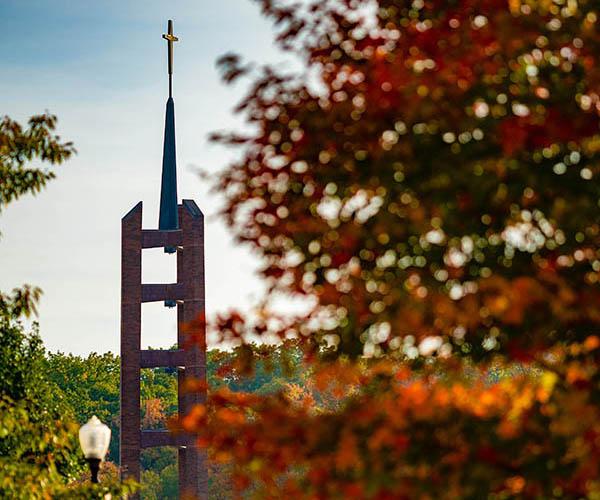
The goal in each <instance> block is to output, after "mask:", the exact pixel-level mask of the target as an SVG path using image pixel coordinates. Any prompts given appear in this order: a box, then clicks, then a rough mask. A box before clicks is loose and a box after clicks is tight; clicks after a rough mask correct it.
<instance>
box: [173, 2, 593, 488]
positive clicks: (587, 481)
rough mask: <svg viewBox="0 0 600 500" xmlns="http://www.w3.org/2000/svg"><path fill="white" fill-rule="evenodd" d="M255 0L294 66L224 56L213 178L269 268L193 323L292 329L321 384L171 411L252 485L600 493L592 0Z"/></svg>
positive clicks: (221, 328) (276, 331) (242, 329)
mask: <svg viewBox="0 0 600 500" xmlns="http://www.w3.org/2000/svg"><path fill="white" fill-rule="evenodd" d="M260 4H261V6H262V9H263V12H264V13H265V14H266V15H267V16H269V17H270V18H272V19H273V20H274V21H275V22H276V24H277V25H278V26H279V28H280V34H279V36H278V42H279V43H280V44H281V45H282V47H284V48H286V49H288V50H291V51H295V53H296V54H297V55H298V56H299V58H300V60H301V61H302V62H303V64H304V71H301V72H299V73H293V72H289V73H287V74H286V73H283V72H282V70H281V69H280V68H279V67H277V68H275V67H264V68H259V69H258V70H257V69H255V67H254V66H251V65H247V64H243V63H242V62H241V61H240V59H239V58H238V57H237V56H234V55H228V56H226V57H224V58H223V59H222V60H221V65H222V68H223V72H224V77H225V79H226V80H227V81H234V80H237V79H238V78H239V77H240V76H242V75H250V77H251V78H252V85H251V87H250V91H249V93H248V95H247V97H246V98H245V99H244V100H243V102H242V103H241V104H240V106H239V107H238V108H237V109H238V111H239V112H240V113H242V114H243V116H244V117H245V118H246V120H247V122H248V124H249V125H250V127H248V128H247V129H246V130H247V131H246V132H245V133H244V134H239V133H224V134H216V135H215V139H216V140H218V141H220V142H222V143H224V144H226V145H229V146H232V147H233V146H239V147H241V150H242V152H241V154H240V156H239V158H238V160H236V161H234V162H233V164H231V165H230V166H229V167H228V168H227V169H226V170H225V171H224V172H223V173H222V175H221V178H220V180H219V183H218V186H217V189H218V190H220V191H221V192H223V193H224V194H225V197H226V205H225V207H224V210H223V214H224V216H225V218H226V220H227V221H228V223H229V224H230V226H231V228H232V229H233V231H234V233H235V234H236V236H237V238H238V240H239V241H240V242H245V243H247V244H248V245H250V246H252V247H253V248H254V249H255V250H256V251H257V252H258V253H259V254H260V255H261V256H262V257H263V260H264V263H265V264H264V268H263V270H262V276H263V277H264V279H265V280H267V282H268V283H269V285H270V288H269V292H268V294H267V296H266V297H265V301H264V310H263V314H262V315H261V316H260V317H258V318H252V319H248V318H244V317H243V316H242V315H240V314H238V313H235V312H234V313H231V314H229V315H226V316H223V317H220V318H218V319H217V321H216V322H215V324H214V325H213V327H214V329H215V330H216V331H217V332H218V333H220V335H221V338H222V339H224V340H228V341H238V342H241V343H245V342H248V341H249V339H250V338H252V339H255V338H256V337H257V336H258V337H259V338H260V337H262V338H269V339H272V338H273V336H276V337H279V338H282V339H284V338H287V337H297V338H298V339H300V341H301V343H302V345H303V348H304V350H305V357H306V359H307V360H308V361H310V360H313V362H314V364H315V366H314V371H315V375H314V376H315V380H316V384H317V387H319V388H320V390H327V391H331V393H332V394H334V395H335V396H336V397H337V398H338V401H339V404H338V405H334V406H333V408H332V409H331V411H329V412H315V411H314V410H313V409H312V408H311V407H310V406H306V405H302V404H300V405H298V404H293V405H290V404H289V401H288V400H286V398H284V397H282V396H281V395H274V396H259V395H251V394H243V393H232V392H230V391H228V390H226V389H223V390H220V391H217V392H216V393H213V394H212V395H211V394H209V400H208V405H207V407H197V408H195V409H194V410H193V411H192V412H191V413H190V414H189V415H188V416H186V417H185V418H184V419H183V422H182V423H183V425H184V427H185V428H187V429H189V430H195V431H196V432H198V434H199V437H200V439H201V441H202V442H203V443H205V444H207V445H208V446H210V447H212V449H214V450H215V452H216V453H218V455H219V456H220V457H221V458H222V459H223V460H228V461H230V462H231V463H232V464H233V466H234V467H235V476H234V477H235V481H236V485H237V486H238V487H239V488H244V487H245V486H246V485H247V484H249V483H250V479H252V481H254V483H255V484H256V482H257V481H258V482H259V483H260V487H261V488H262V489H263V494H264V495H267V496H268V495H272V496H283V495H284V494H285V495H296V496H305V497H307V498H347V497H353V498H510V497H519V498H550V497H553V496H554V497H556V496H560V497H565V498H581V497H586V498H593V497H595V496H597V495H599V494H600V483H599V482H598V480H597V478H598V477H600V446H599V440H598V436H600V426H599V424H598V422H600V418H599V417H600V408H599V401H600V393H599V392H598V387H599V385H598V382H599V381H600V376H599V372H598V361H599V356H600V349H599V347H600V339H599V337H598V336H597V332H598V326H599V324H600V316H599V315H598V313H597V306H596V304H597V303H598V300H599V299H600V291H599V290H598V281H599V272H600V249H599V243H600V226H599V225H598V210H599V200H600V187H599V186H598V183H597V182H596V181H595V180H596V179H595V178H596V176H597V175H598V173H599V167H598V165H599V163H598V160H599V151H600V149H599V148H598V144H600V134H599V131H598V125H599V119H598V117H599V110H600V104H599V101H600V98H599V95H600V88H599V83H600V82H599V75H600V74H599V73H598V71H597V67H598V61H597V57H598V56H597V54H598V53H599V50H598V49H600V39H599V38H598V30H597V26H596V23H597V19H598V13H597V11H596V9H595V7H596V6H595V4H594V3H593V2H589V1H585V0H583V1H580V2H563V1H558V0H556V1H552V0H544V1H535V0H509V1H508V2H505V1H504V0H456V1H452V2H442V1H439V0H422V1H421V0H418V1H412V0H411V1H410V2H409V1H403V0H394V1H391V0H378V1H373V2H368V3H367V2H359V1H356V0H324V1H319V2H307V3H306V4H303V6H304V7H303V6H302V5H290V4H288V3H286V2H283V1H273V0H269V1H267V0H265V1H262V2H260ZM281 295H284V296H287V297H294V298H300V299H302V301H303V303H305V304H312V305H313V306H312V307H311V309H310V312H309V313H307V314H306V315H298V316H297V317H290V316H285V315H277V314H275V313H274V312H273V309H274V308H273V306H272V304H273V300H279V299H280V298H281ZM515 363H518V364H519V365H520V366H521V367H522V373H523V374H522V375H514V376H510V377H506V378H502V379H501V380H499V381H498V382H496V383H491V380H490V377H488V374H489V373H490V371H492V370H497V369H503V367H506V369H511V367H514V366H515Z"/></svg>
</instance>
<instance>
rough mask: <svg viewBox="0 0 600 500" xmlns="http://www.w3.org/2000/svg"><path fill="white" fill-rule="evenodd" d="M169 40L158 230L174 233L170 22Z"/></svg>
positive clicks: (176, 221) (176, 225) (171, 250)
mask: <svg viewBox="0 0 600 500" xmlns="http://www.w3.org/2000/svg"><path fill="white" fill-rule="evenodd" d="M163 38H164V39H165V40H167V49H168V61H169V99H167V110H166V115H165V142H164V146H163V162H162V181H161V186H160V214H159V218H158V229H160V230H163V231H173V230H176V229H179V217H178V214H177V160H176V154H175V153H176V151H175V103H174V102H173V42H177V41H178V40H179V39H178V38H177V37H176V36H174V35H173V21H171V20H169V25H168V31H167V33H166V34H164V35H163ZM175 250H176V249H175V247H165V252H167V253H174V252H175Z"/></svg>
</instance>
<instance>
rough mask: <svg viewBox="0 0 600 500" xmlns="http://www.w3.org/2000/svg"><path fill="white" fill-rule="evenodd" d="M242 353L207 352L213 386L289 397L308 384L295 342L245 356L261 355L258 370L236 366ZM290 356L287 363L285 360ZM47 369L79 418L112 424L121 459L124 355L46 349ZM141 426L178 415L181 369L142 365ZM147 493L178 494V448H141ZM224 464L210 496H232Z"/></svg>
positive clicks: (111, 457)
mask: <svg viewBox="0 0 600 500" xmlns="http://www.w3.org/2000/svg"><path fill="white" fill-rule="evenodd" d="M236 354H237V353H235V352H226V351H219V350H212V351H209V352H208V382H209V387H211V388H218V387H223V386H227V387H228V388H229V389H231V390H232V391H243V392H254V393H260V394H266V393H274V392H277V391H285V392H287V393H289V394H290V397H294V395H295V394H296V393H297V391H298V389H297V388H298V387H304V386H305V377H306V373H304V372H303V371H302V370H301V369H300V368H299V367H300V366H301V354H300V352H299V351H296V350H295V349H294V348H293V347H279V348H265V347H262V348H260V349H259V348H256V349H255V350H254V351H249V352H248V353H247V354H246V355H247V356H248V355H249V356H251V357H253V358H255V359H256V360H258V362H257V363H256V366H255V368H254V370H253V372H252V373H251V374H250V373H248V374H244V373H242V370H241V369H240V368H238V369H236V368H235V367H234V366H232V361H233V360H234V358H235V356H236ZM284 359H285V360H286V361H285V362H283V361H282V360H284ZM44 363H45V365H46V366H45V370H44V371H45V373H47V378H48V381H49V383H51V384H52V387H55V388H56V390H57V391H59V392H60V400H61V401H64V403H65V405H66V407H68V411H69V412H72V414H73V415H74V418H75V420H76V421H77V422H79V423H84V422H86V421H87V420H88V419H89V418H90V417H91V416H92V415H96V416H97V417H98V418H99V419H100V420H102V421H103V422H104V423H106V424H107V425H109V426H110V428H111V431H112V437H111V444H110V449H109V454H108V457H107V460H108V461H109V462H112V463H115V464H118V463H119V365H120V359H119V356H117V355H115V354H112V353H106V354H97V353H92V354H90V355H89V356H87V357H82V356H75V355H72V354H63V353H47V354H46V355H45V359H44ZM141 394H142V427H143V428H146V429H160V428H166V427H167V421H168V418H169V417H172V416H175V415H176V414H177V372H176V370H174V369H172V368H154V369H144V370H142V378H141ZM142 467H143V474H142V497H143V498H145V499H154V498H156V499H159V498H160V499H163V498H177V453H176V450H175V449H174V448H167V447H165V448H153V449H147V450H144V451H143V452H142ZM227 479H228V475H227V471H226V469H225V468H223V467H212V468H211V478H210V488H211V498H228V497H229V491H230V487H229V484H228V483H229V481H228V480H227Z"/></svg>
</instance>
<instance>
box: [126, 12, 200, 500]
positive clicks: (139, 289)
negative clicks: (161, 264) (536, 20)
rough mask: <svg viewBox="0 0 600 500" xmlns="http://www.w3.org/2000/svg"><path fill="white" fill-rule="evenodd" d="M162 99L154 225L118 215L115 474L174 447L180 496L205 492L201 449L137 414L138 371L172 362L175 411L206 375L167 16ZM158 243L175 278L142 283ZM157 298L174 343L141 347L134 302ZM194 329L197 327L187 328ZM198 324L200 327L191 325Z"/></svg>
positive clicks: (196, 398)
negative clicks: (180, 179) (172, 327)
mask: <svg viewBox="0 0 600 500" xmlns="http://www.w3.org/2000/svg"><path fill="white" fill-rule="evenodd" d="M163 37H164V38H165V39H166V40H167V41H168V51H169V52H168V53H169V99H168V100H167V109H166V119H165V140H164V151H163V168H162V184H161V202H160V217H159V225H158V229H142V202H139V203H138V204H137V205H136V206H135V207H133V208H132V209H131V210H130V211H129V213H128V214H127V215H125V217H123V219H122V221H121V244H122V249H121V438H120V439H121V448H120V449H121V476H122V477H123V478H125V477H132V478H134V479H136V480H137V481H139V480H140V451H141V449H143V448H149V447H155V446H175V447H177V448H178V463H179V492H180V497H182V498H201V499H206V498H207V483H208V472H207V464H206V454H205V451H204V450H202V449H200V448H198V446H197V445H196V443H195V440H194V437H193V436H191V435H185V434H177V435H173V434H171V433H170V432H169V431H167V430H144V429H142V428H141V419H140V410H141V408H140V370H141V369H142V368H156V367H172V368H175V369H177V371H178V385H179V390H178V402H179V405H178V409H179V414H180V415H183V414H185V413H187V412H188V411H189V409H190V408H191V407H192V406H193V405H194V404H197V403H202V402H204V401H203V400H204V397H203V395H201V394H198V393H194V394H186V393H184V392H183V391H182V389H181V388H182V385H183V382H184V380H185V379H186V378H188V377H189V378H194V379H200V380H206V351H205V349H204V348H201V347H200V346H197V345H194V346H189V345H187V343H186V342H185V338H184V326H186V325H188V326H187V332H188V333H189V334H192V335H193V336H194V337H196V338H202V337H204V335H205V332H204V330H203V327H202V326H201V325H200V322H197V323H194V324H193V325H194V326H193V327H192V326H189V323H190V322H191V321H192V320H194V319H196V318H198V317H201V316H203V315H204V301H205V294H204V216H203V214H202V212H201V211H200V209H199V208H198V206H197V205H196V203H195V202H194V201H193V200H183V201H182V203H181V204H180V205H178V203H177V175H176V161H175V112H174V102H173V97H172V83H171V79H172V67H173V63H172V60H173V42H174V41H177V38H176V37H175V36H173V30H172V22H171V21H169V30H168V34H166V35H163ZM161 247H162V248H164V250H165V253H177V282H176V283H160V284H154V283H142V250H143V249H145V248H161ZM158 301H162V302H164V304H165V306H166V307H177V345H178V348H177V349H173V350H142V349H141V333H142V332H141V314H142V303H145V302H158ZM190 328H195V329H196V330H197V331H190ZM199 329H202V330H199Z"/></svg>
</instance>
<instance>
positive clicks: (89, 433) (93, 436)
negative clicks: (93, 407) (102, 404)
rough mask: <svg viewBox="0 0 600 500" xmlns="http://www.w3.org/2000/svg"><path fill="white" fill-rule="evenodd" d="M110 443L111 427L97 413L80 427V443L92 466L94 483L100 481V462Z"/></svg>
mask: <svg viewBox="0 0 600 500" xmlns="http://www.w3.org/2000/svg"><path fill="white" fill-rule="evenodd" d="M109 443H110V429H109V427H108V426H107V425H104V424H103V423H102V422H100V420H99V419H98V417H96V415H94V416H93V417H92V418H90V419H89V421H88V422H87V423H86V424H85V425H82V426H81V428H80V429H79V444H80V445H81V449H82V450H83V455H84V456H85V459H86V460H87V462H88V464H89V466H90V472H91V473H92V483H97V482H98V470H99V469H100V462H102V460H104V457H105V456H106V452H107V451H108V445H109Z"/></svg>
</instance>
